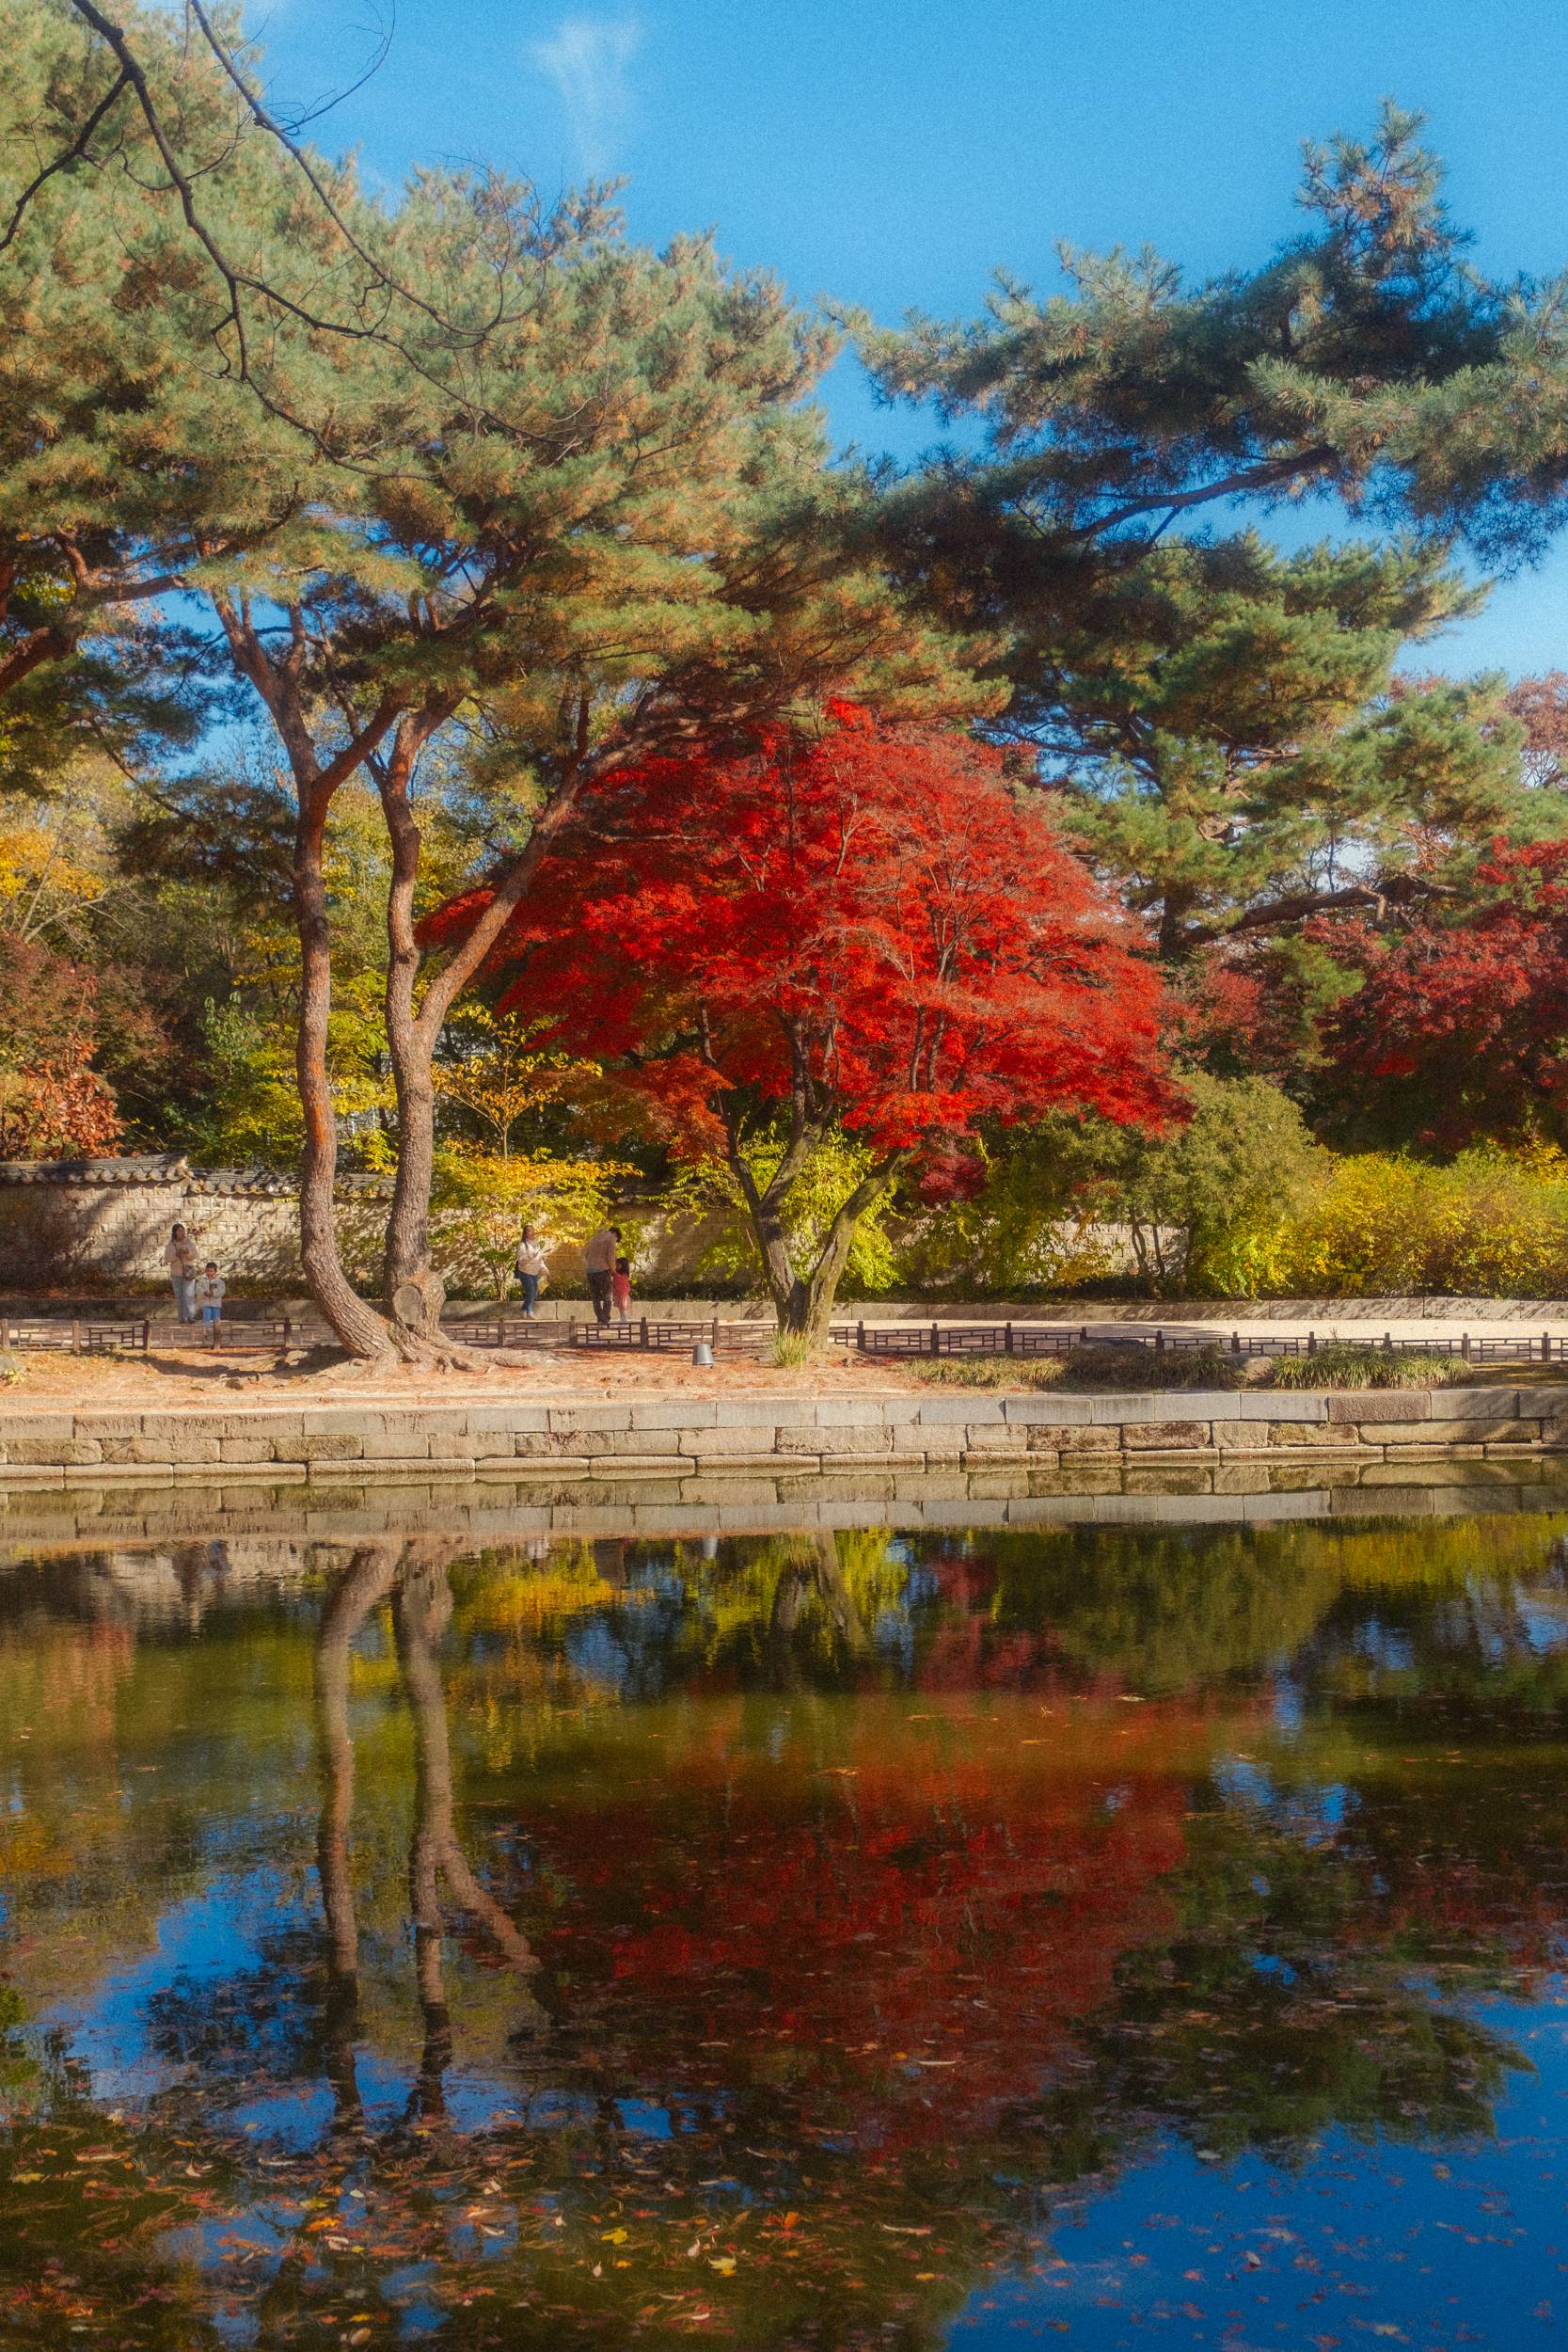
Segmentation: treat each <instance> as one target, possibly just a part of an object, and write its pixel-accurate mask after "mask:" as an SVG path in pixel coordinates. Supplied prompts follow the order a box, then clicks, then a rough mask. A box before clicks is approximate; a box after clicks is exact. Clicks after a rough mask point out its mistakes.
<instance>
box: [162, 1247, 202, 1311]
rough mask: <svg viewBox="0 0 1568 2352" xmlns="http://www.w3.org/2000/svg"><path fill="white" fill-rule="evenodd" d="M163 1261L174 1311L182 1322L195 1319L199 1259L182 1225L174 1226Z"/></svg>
mask: <svg viewBox="0 0 1568 2352" xmlns="http://www.w3.org/2000/svg"><path fill="white" fill-rule="evenodd" d="M164 1263H165V1265H166V1266H167V1268H168V1286H169V1288H170V1290H171V1291H172V1292H173V1293H174V1311H175V1313H176V1314H177V1315H178V1316H179V1318H180V1320H181V1322H182V1323H194V1322H195V1321H196V1278H197V1275H198V1271H199V1261H198V1258H197V1254H196V1244H195V1242H194V1241H192V1239H191V1237H190V1235H189V1233H188V1232H186V1231H185V1228H184V1227H183V1226H182V1225H177V1226H175V1228H174V1230H173V1232H171V1233H170V1234H169V1237H168V1248H166V1250H165V1251H164Z"/></svg>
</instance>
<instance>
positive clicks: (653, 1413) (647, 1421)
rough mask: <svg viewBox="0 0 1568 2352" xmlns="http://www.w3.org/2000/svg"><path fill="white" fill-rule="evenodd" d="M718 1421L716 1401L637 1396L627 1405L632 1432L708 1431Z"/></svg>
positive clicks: (709, 1399) (682, 1397)
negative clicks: (629, 1408)
mask: <svg viewBox="0 0 1568 2352" xmlns="http://www.w3.org/2000/svg"><path fill="white" fill-rule="evenodd" d="M725 1401H726V1402H729V1401H730V1400H728V1399H726V1400H725ZM718 1420H719V1400H718V1398H717V1397H711V1396H638V1397H633V1399H632V1401H631V1425H632V1427H633V1428H634V1429H712V1428H713V1427H714V1426H715V1425H716V1423H717V1422H718Z"/></svg>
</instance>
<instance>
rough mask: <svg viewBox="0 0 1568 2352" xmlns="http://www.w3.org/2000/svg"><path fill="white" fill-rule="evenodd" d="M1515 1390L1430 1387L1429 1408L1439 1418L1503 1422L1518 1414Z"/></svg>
mask: <svg viewBox="0 0 1568 2352" xmlns="http://www.w3.org/2000/svg"><path fill="white" fill-rule="evenodd" d="M1518 1400H1519V1392H1518V1391H1517V1390H1516V1389H1433V1392H1432V1410H1433V1416H1434V1417H1435V1418H1436V1419H1437V1420H1439V1421H1504V1420H1507V1419H1509V1418H1510V1417H1517V1414H1518V1411H1519V1401H1518Z"/></svg>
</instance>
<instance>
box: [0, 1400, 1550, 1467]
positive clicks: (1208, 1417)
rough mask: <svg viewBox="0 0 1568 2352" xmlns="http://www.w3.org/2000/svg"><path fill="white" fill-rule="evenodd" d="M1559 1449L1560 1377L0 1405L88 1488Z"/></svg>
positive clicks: (5, 1441)
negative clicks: (1351, 1387) (220, 1404)
mask: <svg viewBox="0 0 1568 2352" xmlns="http://www.w3.org/2000/svg"><path fill="white" fill-rule="evenodd" d="M1558 1450H1568V1387H1564V1388H1561V1389H1556V1388H1549V1387H1544V1386H1521V1387H1519V1388H1497V1389H1457V1388H1456V1389H1443V1390H1436V1391H1427V1390H1381V1391H1344V1390H1340V1391H1324V1392H1321V1393H1315V1394H1314V1393H1311V1392H1298V1393H1294V1394H1289V1395H1279V1396H1274V1395H1265V1394H1262V1393H1259V1391H1235V1392H1233V1391H1225V1390H1212V1391H1211V1390H1188V1391H1167V1392H1165V1393H1163V1394H1149V1395H1138V1396H1056V1395H1053V1394H1051V1393H1050V1392H1049V1391H1030V1392H1028V1393H1021V1394H1017V1395H1010V1394H1007V1393H1005V1392H1003V1391H991V1392H989V1393H987V1392H974V1393H970V1394H957V1395H956V1394H952V1393H949V1394H945V1395H929V1396H927V1395H921V1394H919V1393H910V1392H897V1393H892V1392H890V1393H887V1394H884V1395H881V1396H876V1395H871V1396H853V1397H811V1396H804V1397H801V1396H790V1397H781V1396H772V1397H768V1396H736V1397H717V1398H716V1397H690V1398H684V1397H678V1396H658V1397H628V1398H626V1399H625V1400H624V1401H621V1402H603V1401H600V1400H597V1399H586V1398H583V1399H574V1398H570V1397H557V1398H555V1399H551V1398H548V1397H545V1398H529V1399H521V1398H519V1399H518V1400H517V1401H516V1402H515V1404H513V1403H508V1404H493V1403H484V1404H481V1403H477V1402H476V1403H474V1404H471V1405H463V1404H454V1405H450V1406H431V1407H429V1408H426V1407H423V1406H418V1407H415V1406H399V1405H394V1404H388V1405H386V1406H377V1405H374V1404H372V1403H371V1402H370V1401H368V1400H354V1401H347V1402H345V1403H343V1404H341V1405H337V1404H329V1405H310V1406H300V1407H297V1408H294V1409H290V1408H288V1407H286V1406H285V1407H279V1406H270V1405H253V1406H240V1405H236V1406H231V1407H230V1408H228V1409H226V1410H224V1411H214V1409H213V1408H212V1406H206V1405H202V1406H190V1407H184V1408H182V1407H178V1406H172V1407H170V1406H164V1407H159V1408H156V1409H153V1408H149V1409H148V1410H146V1411H135V1410H127V1409H126V1408H124V1407H123V1406H121V1407H117V1408H114V1409H109V1408H104V1409H103V1410H102V1411H96V1410H93V1409H91V1408H83V1409H81V1410H77V1411H68V1410H62V1409H61V1408H59V1407H58V1406H50V1407H48V1408H40V1409H39V1410H37V1411H30V1410H28V1408H27V1407H26V1406H24V1405H20V1404H19V1405H15V1406H8V1405H3V1404H0V1484H3V1485H5V1486H32V1487H43V1486H59V1485H61V1484H62V1483H67V1484H70V1485H71V1486H73V1487H87V1486H93V1485H94V1484H97V1483H100V1482H101V1483H103V1484H104V1485H106V1486H109V1485H112V1486H120V1485H131V1484H135V1485H141V1486H153V1485H159V1486H161V1485H165V1484H167V1483H168V1482H169V1481H171V1480H179V1481H181V1482H184V1481H187V1480H196V1481H199V1482H202V1483H204V1484H207V1485H213V1484H216V1483H220V1482H221V1483H222V1484H225V1485H227V1484H229V1483H230V1482H234V1483H239V1482H241V1481H246V1482H254V1481H270V1482H272V1483H274V1484H277V1483H293V1484H295V1485H298V1486H317V1485H322V1486H339V1485H341V1483H343V1482H349V1483H353V1482H356V1481H357V1482H358V1483H361V1484H366V1483H369V1484H372V1485H373V1484H374V1483H376V1482H379V1481H380V1480H382V1479H387V1480H396V1481H398V1482H399V1483H400V1484H401V1483H402V1482H404V1481H405V1480H408V1479H411V1478H426V1479H431V1478H434V1479H440V1480H443V1481H448V1480H468V1479H472V1478H475V1477H483V1478H485V1479H495V1478H507V1479H513V1480H515V1481H518V1482H525V1481H528V1482H531V1481H533V1480H535V1479H539V1478H554V1477H560V1476H562V1475H571V1476H575V1477H584V1476H586V1477H590V1478H596V1479H616V1478H619V1479H626V1478H635V1479H639V1480H642V1479H657V1480H664V1479H681V1478H687V1477H689V1476H692V1475H694V1474H696V1473H698V1472H706V1473H709V1474H718V1475H721V1476H724V1477H733V1476H736V1475H739V1474H746V1473H756V1472H767V1473H769V1474H774V1475H787V1476H790V1477H796V1478H800V1479H807V1478H811V1477H813V1476H822V1475H827V1474H838V1473H845V1474H848V1475H850V1476H853V1477H857V1478H858V1479H859V1480H860V1481H861V1483H862V1484H863V1483H864V1482H865V1481H866V1480H867V1479H870V1478H875V1477H877V1476H879V1475H881V1474H883V1473H886V1472H889V1471H891V1470H895V1469H896V1470H912V1471H918V1470H925V1471H927V1472H941V1471H946V1470H963V1471H973V1472H982V1471H988V1470H995V1471H997V1472H998V1473H1003V1472H1006V1471H1007V1470H1010V1469H1012V1468H1014V1467H1017V1466H1020V1465H1023V1466H1027V1467H1028V1468H1030V1469H1031V1470H1042V1471H1043V1470H1048V1469H1055V1468H1058V1467H1059V1468H1061V1469H1063V1470H1064V1471H1065V1470H1067V1468H1068V1466H1069V1465H1070V1466H1071V1468H1072V1470H1073V1472H1074V1474H1079V1473H1082V1474H1087V1473H1088V1472H1089V1471H1090V1470H1095V1471H1097V1472H1098V1471H1101V1470H1102V1471H1103V1472H1104V1473H1105V1474H1118V1473H1119V1472H1120V1471H1122V1470H1132V1469H1133V1468H1140V1469H1142V1468H1147V1469H1150V1470H1170V1469H1172V1468H1174V1467H1179V1466H1180V1465H1181V1464H1182V1463H1186V1464H1188V1465H1189V1466H1191V1467H1193V1468H1194V1469H1195V1470H1196V1467H1197V1466H1198V1465H1200V1464H1204V1463H1212V1462H1215V1461H1219V1462H1224V1461H1227V1460H1235V1461H1239V1462H1245V1461H1248V1460H1257V1459H1258V1458H1259V1456H1262V1457H1265V1458H1275V1459H1277V1458H1280V1457H1282V1456H1289V1457H1292V1458H1294V1459H1296V1460H1307V1459H1310V1458H1313V1457H1315V1456H1319V1455H1323V1456H1328V1457H1332V1458H1337V1459H1342V1458H1346V1457H1350V1458H1354V1459H1356V1460H1359V1461H1361V1462H1364V1463H1369V1464H1370V1463H1373V1462H1382V1461H1386V1460H1387V1461H1399V1460H1403V1461H1406V1462H1410V1463H1412V1464H1413V1463H1415V1462H1416V1461H1417V1460H1419V1459H1423V1458H1431V1457H1433V1456H1440V1455H1443V1454H1450V1455H1454V1456H1464V1455H1474V1454H1481V1453H1482V1452H1485V1453H1487V1454H1492V1453H1497V1454H1505V1455H1516V1456H1517V1455H1528V1454H1550V1453H1553V1452H1555V1451H1558Z"/></svg>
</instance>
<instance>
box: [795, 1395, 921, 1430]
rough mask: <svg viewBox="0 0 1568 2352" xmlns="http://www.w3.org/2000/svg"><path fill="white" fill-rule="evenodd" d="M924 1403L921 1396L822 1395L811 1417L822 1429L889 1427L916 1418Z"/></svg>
mask: <svg viewBox="0 0 1568 2352" xmlns="http://www.w3.org/2000/svg"><path fill="white" fill-rule="evenodd" d="M921 1402H922V1400H921V1399H920V1398H919V1397H918V1396H819V1397H818V1398H817V1399H816V1403H815V1404H814V1405H813V1406H812V1407H811V1417H812V1419H813V1421H815V1422H816V1425H817V1427H818V1428H819V1429H886V1428H890V1427H891V1426H892V1424H893V1423H894V1422H895V1421H905V1422H912V1421H914V1420H915V1419H916V1418H917V1417H918V1415H919V1412H920V1406H921ZM798 1409H799V1406H797V1410H798Z"/></svg>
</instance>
